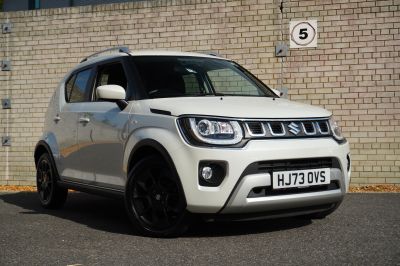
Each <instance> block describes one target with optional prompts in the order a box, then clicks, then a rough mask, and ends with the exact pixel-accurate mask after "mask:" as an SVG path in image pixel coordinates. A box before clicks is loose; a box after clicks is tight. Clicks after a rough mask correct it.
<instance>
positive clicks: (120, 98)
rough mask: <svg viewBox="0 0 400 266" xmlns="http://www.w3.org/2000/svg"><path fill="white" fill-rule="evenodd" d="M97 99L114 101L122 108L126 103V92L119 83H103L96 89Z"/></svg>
mask: <svg viewBox="0 0 400 266" xmlns="http://www.w3.org/2000/svg"><path fill="white" fill-rule="evenodd" d="M96 94H97V98H98V99H102V100H106V101H110V102H116V103H117V105H118V107H119V108H120V109H121V110H123V109H125V107H126V106H127V105H128V103H127V102H126V101H125V97H126V93H125V90H124V88H122V87H121V86H119V85H103V86H99V87H97V89H96Z"/></svg>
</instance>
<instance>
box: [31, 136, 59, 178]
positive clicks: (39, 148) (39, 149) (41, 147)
mask: <svg viewBox="0 0 400 266" xmlns="http://www.w3.org/2000/svg"><path fill="white" fill-rule="evenodd" d="M44 153H47V154H48V155H49V157H50V161H51V162H50V163H51V164H52V165H53V168H54V171H55V173H56V175H57V177H58V176H59V175H58V169H57V166H56V163H55V161H54V157H53V152H52V150H51V148H50V145H49V144H48V143H47V142H46V141H44V140H40V141H39V142H38V143H37V144H36V147H35V151H34V155H33V156H34V159H35V167H37V163H38V161H39V158H40V156H42V154H44Z"/></svg>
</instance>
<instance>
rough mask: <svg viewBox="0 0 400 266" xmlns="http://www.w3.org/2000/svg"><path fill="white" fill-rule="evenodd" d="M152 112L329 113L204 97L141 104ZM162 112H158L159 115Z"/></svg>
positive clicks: (282, 103) (281, 102)
mask: <svg viewBox="0 0 400 266" xmlns="http://www.w3.org/2000/svg"><path fill="white" fill-rule="evenodd" d="M142 103H143V104H145V105H147V107H148V108H149V109H153V112H159V113H162V111H166V112H170V113H171V115H174V116H180V115H206V116H224V117H233V118H311V117H312V118H318V117H328V116H330V115H331V113H330V112H329V111H327V110H325V109H323V108H320V107H316V106H311V105H308V104H303V103H298V102H292V101H289V100H286V99H282V98H275V100H274V99H273V98H268V97H242V96H223V97H221V96H218V97H217V96H207V97H180V98H158V99H147V100H143V101H142ZM160 111H161V112H160Z"/></svg>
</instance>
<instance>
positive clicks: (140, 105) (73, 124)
mask: <svg viewBox="0 0 400 266" xmlns="http://www.w3.org/2000/svg"><path fill="white" fill-rule="evenodd" d="M146 55H152V56H154V55H163V56H165V55H168V56H177V55H179V56H182V55H183V56H194V57H196V56H200V57H205V58H216V57H214V56H210V55H199V54H194V53H180V52H166V51H144V52H138V53H132V54H131V55H129V56H146ZM125 56H128V55H126V54H123V55H121V54H119V55H118V57H125ZM116 58H117V57H116V56H115V55H114V56H102V57H98V58H94V59H91V60H88V61H86V62H83V63H81V64H79V65H78V66H77V67H75V68H74V69H73V70H72V71H71V72H70V73H69V74H67V75H66V77H65V78H64V79H63V80H62V81H61V83H60V85H59V87H58V88H57V90H56V92H55V93H54V95H53V97H52V99H51V102H50V105H49V108H48V111H47V114H46V121H45V128H44V133H43V136H42V137H41V140H43V141H45V142H46V143H47V144H48V146H49V147H50V149H51V152H52V155H53V158H54V161H55V165H56V168H57V170H58V173H59V175H60V178H61V180H62V181H63V182H65V181H71V182H77V183H80V184H83V185H86V186H87V187H88V188H89V189H90V187H96V188H105V189H113V190H117V191H118V192H121V193H123V192H124V189H125V185H126V183H127V178H128V169H129V168H130V167H131V166H130V165H129V163H130V158H131V156H132V153H133V152H134V151H135V150H136V147H138V145H140V143H143V141H146V140H149V141H151V142H154V143H157V145H160V146H161V147H163V149H165V151H166V153H167V155H168V157H170V159H171V160H172V163H173V164H174V166H175V168H176V171H177V173H178V176H179V178H180V181H181V184H182V188H183V191H184V194H185V198H186V203H187V210H188V211H190V212H193V213H203V214H204V213H208V214H216V213H217V214H219V213H223V214H235V213H248V212H264V211H271V210H279V209H290V208H296V207H303V206H311V205H320V204H326V203H332V204H335V203H338V202H340V201H341V200H342V199H343V197H344V195H345V193H346V192H347V191H348V188H349V182H350V171H348V170H347V169H346V168H347V156H348V155H349V153H350V150H349V144H348V143H347V142H344V143H338V141H336V140H335V139H334V138H333V137H331V136H327V137H319V138H312V137H310V138H291V139H252V140H249V141H248V142H247V143H246V144H245V145H244V146H243V147H216V146H215V147H198V146H193V145H191V144H188V142H187V141H186V140H185V138H184V137H183V136H182V132H181V130H180V129H179V125H178V123H177V120H178V119H179V117H181V116H212V117H219V118H227V119H229V118H231V119H236V120H245V119H249V120H252V119H259V120H263V119H300V118H301V119H304V118H305V119H308V118H329V117H330V116H331V112H329V111H327V110H325V109H322V108H319V107H313V106H309V105H306V104H302V103H295V102H291V101H289V100H285V99H281V98H275V99H274V98H267V97H244V96H243V97H238V96H202V97H181V98H159V99H140V100H132V101H129V104H128V106H127V107H126V108H125V109H124V110H122V111H121V110H120V109H119V108H118V106H117V104H116V103H112V102H85V103H66V101H65V96H64V90H65V86H64V84H65V82H66V80H67V78H68V77H69V76H70V74H71V73H73V72H74V71H77V70H79V69H81V68H86V67H88V66H89V65H91V64H96V63H99V62H103V61H107V60H111V59H116ZM221 60H223V59H222V58H221ZM133 95H134V93H133ZM152 109H157V110H158V111H159V112H154V110H153V111H152ZM80 118H85V119H86V118H88V119H89V121H87V122H85V123H80V122H79V119H80ZM320 157H321V158H322V157H333V158H337V159H338V161H339V164H340V167H339V168H335V169H331V175H332V176H333V180H337V181H339V183H340V188H339V189H337V190H334V191H324V192H310V193H303V194H301V195H300V194H291V195H278V196H273V197H262V198H257V199H248V198H247V194H248V190H249V189H251V188H252V187H254V186H261V185H265V186H270V185H271V176H270V175H269V174H265V175H261V176H260V175H258V176H254V175H243V173H244V171H245V169H246V167H248V166H249V165H250V164H251V163H254V162H257V161H268V160H278V159H279V160H289V159H297V158H320ZM204 160H209V161H213V160H215V161H224V162H226V164H227V166H228V168H227V172H226V176H225V178H224V180H223V182H222V183H221V185H219V186H218V187H206V186H200V185H199V181H198V173H199V169H198V168H199V162H200V161H204Z"/></svg>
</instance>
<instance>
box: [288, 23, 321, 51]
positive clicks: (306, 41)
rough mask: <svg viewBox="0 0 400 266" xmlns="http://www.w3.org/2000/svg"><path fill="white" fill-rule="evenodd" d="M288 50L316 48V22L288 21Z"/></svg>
mask: <svg viewBox="0 0 400 266" xmlns="http://www.w3.org/2000/svg"><path fill="white" fill-rule="evenodd" d="M289 37H290V48H303V47H317V21H316V20H306V21H290V36H289Z"/></svg>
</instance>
